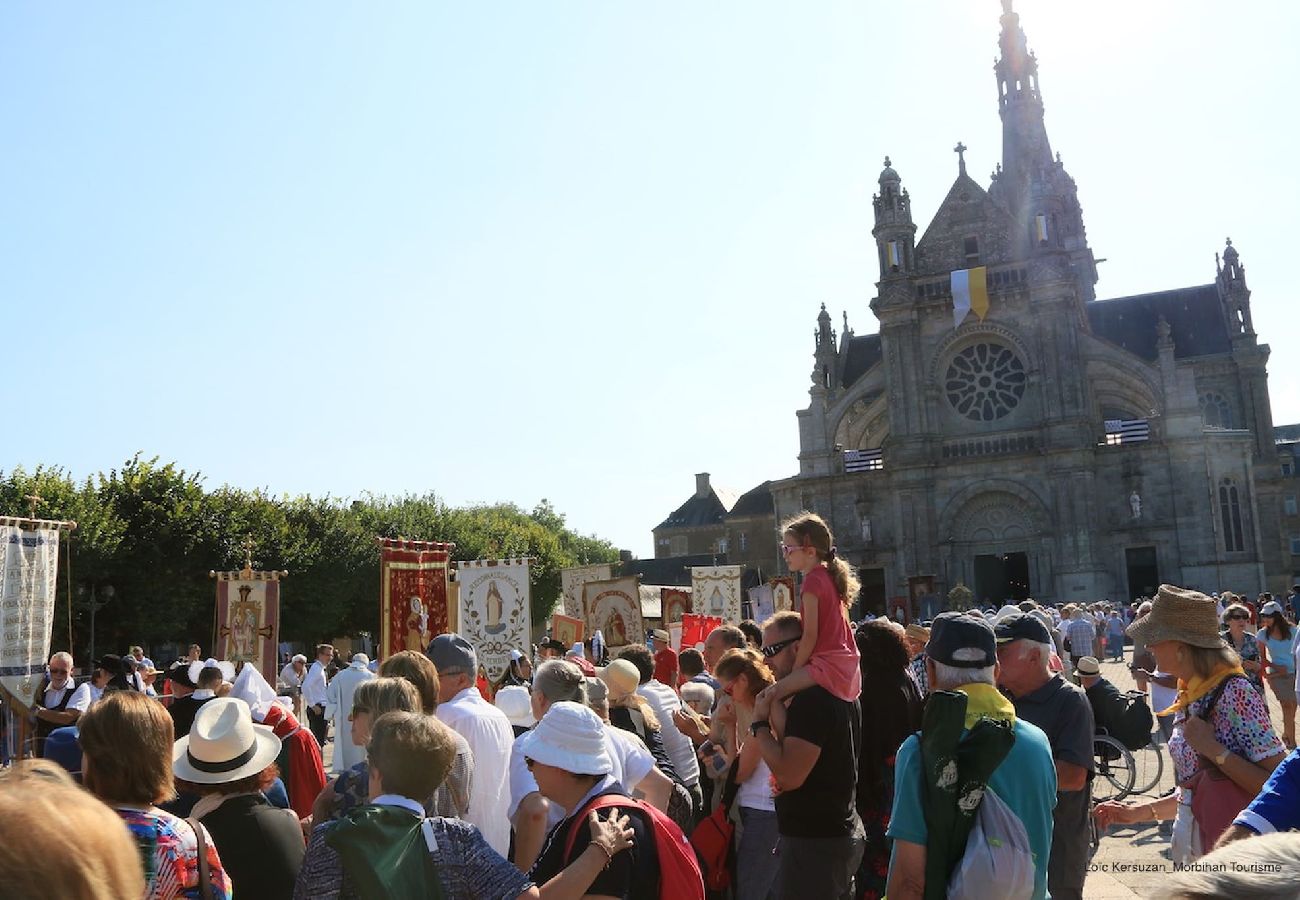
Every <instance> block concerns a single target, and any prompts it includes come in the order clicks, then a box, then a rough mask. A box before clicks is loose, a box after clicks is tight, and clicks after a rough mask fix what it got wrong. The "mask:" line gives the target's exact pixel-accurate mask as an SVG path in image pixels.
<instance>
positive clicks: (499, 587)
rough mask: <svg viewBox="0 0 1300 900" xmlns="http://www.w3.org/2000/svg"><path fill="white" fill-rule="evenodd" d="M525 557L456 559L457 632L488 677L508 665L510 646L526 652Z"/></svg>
mask: <svg viewBox="0 0 1300 900" xmlns="http://www.w3.org/2000/svg"><path fill="white" fill-rule="evenodd" d="M530 562H532V560H530V559H476V560H471V561H468V562H458V563H456V583H457V584H458V585H460V632H459V634H460V636H461V637H463V638H464V639H465V640H467V641H469V642H470V643H471V644H473V645H474V650H475V652H476V653H477V654H478V662H479V665H480V666H482V667H483V668H484V669H485V670H487V677H488V681H490V682H492V683H493V684H496V683H497V682H498V681H500V680H501V679H502V678H503V677H504V676H505V674H506V670H507V669H508V668H510V651H511V650H518V651H519V652H520V653H526V652H528V647H529V638H530V637H531V632H532V621H531V617H530V615H529V609H530V607H529V605H528V604H529V601H530V599H531V597H532V593H531V591H530V589H529V585H528V565H529V563H530Z"/></svg>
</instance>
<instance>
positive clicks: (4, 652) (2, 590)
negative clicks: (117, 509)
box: [0, 522, 59, 708]
mask: <svg viewBox="0 0 1300 900" xmlns="http://www.w3.org/2000/svg"><path fill="white" fill-rule="evenodd" d="M49 524H50V526H51V527H48V528H45V527H37V528H30V529H29V528H24V527H21V526H19V525H17V524H9V525H0V542H3V546H2V547H0V686H3V687H4V690H5V692H6V693H8V694H9V695H10V696H11V697H12V699H13V700H14V701H16V702H17V703H19V704H21V705H22V706H23V707H24V708H25V707H27V706H28V705H29V703H30V702H31V699H32V696H33V694H35V692H36V688H37V687H38V686H39V685H40V682H41V678H42V677H43V676H44V674H45V664H46V661H47V660H48V659H49V654H50V629H51V628H52V627H53V626H54V584H55V580H56V577H57V574H58V568H59V529H58V527H57V525H56V523H53V522H51V523H49Z"/></svg>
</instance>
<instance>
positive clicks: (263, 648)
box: [212, 569, 282, 684]
mask: <svg viewBox="0 0 1300 900" xmlns="http://www.w3.org/2000/svg"><path fill="white" fill-rule="evenodd" d="M212 574H213V577H215V578H216V579H217V627H216V635H215V639H214V640H213V642H212V648H213V652H214V653H215V655H216V657H217V659H225V660H229V661H230V662H232V663H237V662H249V663H252V664H253V665H255V666H256V667H257V669H258V671H259V672H261V673H262V676H263V677H264V678H265V679H266V680H267V682H268V683H270V684H274V683H275V680H276V678H277V677H279V673H280V667H279V666H277V665H276V651H277V649H278V648H279V641H280V575H281V574H282V573H280V572H254V571H252V570H251V569H244V570H242V571H239V572H214V573H212Z"/></svg>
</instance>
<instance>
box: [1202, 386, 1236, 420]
mask: <svg viewBox="0 0 1300 900" xmlns="http://www.w3.org/2000/svg"><path fill="white" fill-rule="evenodd" d="M1200 404H1201V421H1202V422H1204V423H1205V424H1206V425H1207V426H1208V427H1210V428H1231V427H1232V407H1230V406H1229V405H1228V400H1227V398H1226V397H1224V396H1223V395H1222V394H1220V393H1219V392H1218V391H1207V392H1206V393H1204V394H1201V396H1200Z"/></svg>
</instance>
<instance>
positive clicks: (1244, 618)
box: [1228, 613, 1250, 622]
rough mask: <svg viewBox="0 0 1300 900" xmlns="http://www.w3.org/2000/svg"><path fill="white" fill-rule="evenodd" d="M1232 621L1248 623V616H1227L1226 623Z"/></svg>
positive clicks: (1237, 614) (1234, 614)
mask: <svg viewBox="0 0 1300 900" xmlns="http://www.w3.org/2000/svg"><path fill="white" fill-rule="evenodd" d="M1233 620H1236V621H1238V622H1249V621H1250V616H1243V615H1242V614H1241V613H1233V614H1232V615H1230V616H1228V621H1229V622H1231V621H1233Z"/></svg>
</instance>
